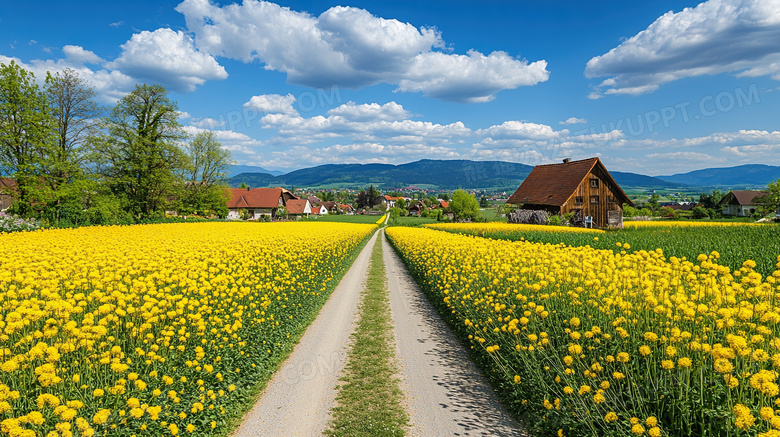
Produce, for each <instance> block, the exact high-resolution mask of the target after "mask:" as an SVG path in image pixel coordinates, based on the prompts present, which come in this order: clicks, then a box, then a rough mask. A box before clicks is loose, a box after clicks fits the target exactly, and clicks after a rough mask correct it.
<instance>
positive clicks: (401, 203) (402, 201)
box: [395, 197, 407, 210]
mask: <svg viewBox="0 0 780 437" xmlns="http://www.w3.org/2000/svg"><path fill="white" fill-rule="evenodd" d="M406 206H407V205H406V199H404V198H403V197H402V198H400V199H398V200H396V201H395V207H396V208H398V209H403V210H406Z"/></svg>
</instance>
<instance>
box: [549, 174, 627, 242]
mask: <svg viewBox="0 0 780 437" xmlns="http://www.w3.org/2000/svg"><path fill="white" fill-rule="evenodd" d="M591 180H596V181H598V183H597V184H598V187H591ZM617 192H618V191H617V190H616V187H615V186H614V185H613V184H612V183H611V182H609V179H608V178H607V177H606V175H604V174H603V172H602V171H601V170H600V169H599V168H598V166H597V167H595V168H594V169H593V171H591V173H590V174H589V175H588V176H587V177H586V178H585V179H583V181H582V182H581V183H580V184H579V185H578V186H577V189H576V190H574V193H573V194H572V196H571V197H570V198H569V200H568V201H567V202H566V203H565V204H564V205H563V206H562V207H561V212H562V213H564V214H565V213H567V212H575V211H577V210H581V211H582V216H583V217H584V216H588V215H589V216H591V217H593V224H594V225H595V226H598V227H600V228H602V227H605V226H606V225H607V212H608V211H615V210H621V209H622V205H621V204H620V200H619V197H618V196H617ZM595 196H597V199H598V203H593V200H594V199H593V198H594V197H595ZM578 197H579V198H581V199H582V204H578V203H577V198H578ZM610 198H612V199H613V201H612V202H610Z"/></svg>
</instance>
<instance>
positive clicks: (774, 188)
mask: <svg viewBox="0 0 780 437" xmlns="http://www.w3.org/2000/svg"><path fill="white" fill-rule="evenodd" d="M756 200H757V201H758V203H760V204H761V206H763V209H764V213H772V212H777V210H778V208H780V179H778V180H776V181H773V182H770V183H769V185H767V194H765V195H762V196H760V197H758V198H757V199H756Z"/></svg>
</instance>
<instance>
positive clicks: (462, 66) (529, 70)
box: [398, 50, 550, 103]
mask: <svg viewBox="0 0 780 437" xmlns="http://www.w3.org/2000/svg"><path fill="white" fill-rule="evenodd" d="M549 77H550V72H549V71H547V61H536V62H534V63H531V64H529V63H528V62H527V61H525V60H520V59H515V58H513V57H512V56H509V55H508V54H506V53H504V52H493V53H491V54H490V55H488V56H485V55H483V54H482V53H479V52H477V51H474V50H470V51H469V52H468V55H449V54H444V53H441V52H427V53H421V54H419V55H417V56H415V58H414V64H413V65H412V67H411V69H410V70H409V71H408V73H407V74H406V75H405V76H404V77H403V78H402V79H401V80H400V81H399V82H398V90H399V91H404V92H422V93H423V94H425V95H426V96H428V97H433V98H436V99H441V100H450V101H455V102H465V103H477V102H488V101H490V100H493V99H494V98H495V94H496V93H497V92H499V91H501V90H505V89H514V88H518V87H521V86H530V85H536V84H537V83H539V82H545V81H547V79H548V78H549Z"/></svg>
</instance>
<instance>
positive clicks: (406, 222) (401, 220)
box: [387, 217, 437, 227]
mask: <svg viewBox="0 0 780 437" xmlns="http://www.w3.org/2000/svg"><path fill="white" fill-rule="evenodd" d="M431 223H437V221H436V219H432V218H424V217H396V218H390V220H389V221H388V222H387V226H411V227H417V226H422V225H428V224H431Z"/></svg>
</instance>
